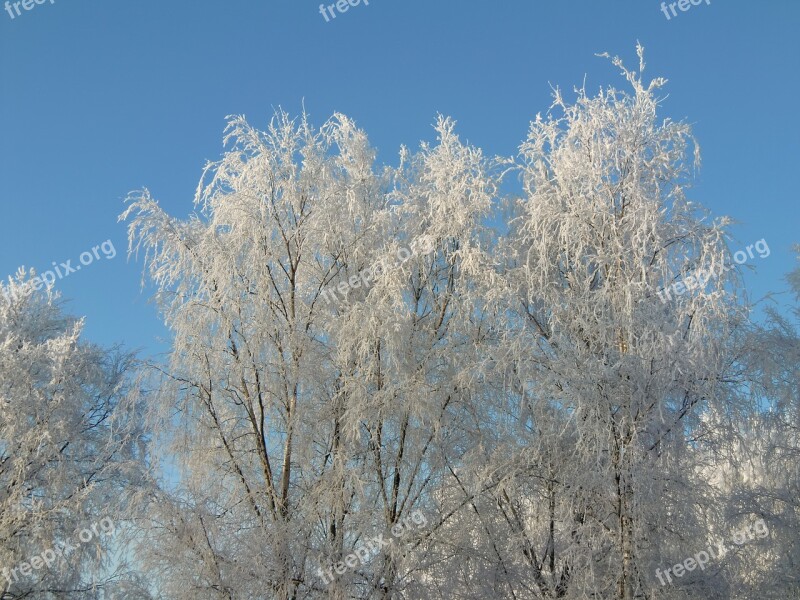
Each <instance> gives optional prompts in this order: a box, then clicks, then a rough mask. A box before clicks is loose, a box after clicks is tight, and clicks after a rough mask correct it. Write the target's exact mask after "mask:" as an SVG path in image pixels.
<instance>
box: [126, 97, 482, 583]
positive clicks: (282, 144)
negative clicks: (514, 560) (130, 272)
mask: <svg viewBox="0 0 800 600" xmlns="http://www.w3.org/2000/svg"><path fill="white" fill-rule="evenodd" d="M437 130H438V133H439V136H440V139H439V143H438V144H437V145H436V146H435V147H428V146H424V147H423V148H422V149H421V151H420V153H419V154H417V155H415V156H414V157H410V156H408V153H407V152H405V153H404V157H405V158H404V161H405V162H404V165H403V166H402V167H401V168H400V169H398V170H396V171H394V172H389V171H386V172H380V171H379V170H377V169H375V168H374V165H373V161H374V151H373V150H372V149H371V148H370V147H369V145H368V143H367V141H366V137H365V135H364V134H363V133H362V132H361V131H359V130H358V129H356V128H355V127H354V125H353V124H352V122H351V121H349V120H348V119H346V118H344V117H342V116H336V117H334V118H333V119H332V120H331V121H329V122H328V123H326V124H325V125H324V126H323V127H322V128H321V130H319V131H314V130H313V129H312V128H311V126H310V125H309V124H308V123H307V121H306V120H305V118H303V119H302V120H300V121H299V122H294V121H291V120H290V119H289V118H288V117H287V116H286V115H285V114H284V113H279V114H277V115H276V117H275V118H274V119H273V122H272V124H271V126H270V128H269V129H268V130H267V131H265V132H262V131H258V130H256V129H254V128H252V127H250V126H249V125H248V124H247V123H246V122H245V121H244V120H243V119H240V118H237V119H233V120H232V121H231V124H230V127H229V135H228V138H227V139H228V140H232V141H233V148H232V149H231V150H230V151H228V152H227V153H226V154H225V156H224V157H223V159H222V160H221V161H220V162H219V163H217V164H214V165H211V166H210V167H209V172H210V173H212V174H213V175H212V176H211V179H210V181H208V182H205V183H203V184H201V187H200V189H199V190H198V194H197V196H196V200H195V204H196V207H197V210H198V212H197V214H196V215H194V216H193V217H192V218H191V219H189V220H185V221H181V220H177V219H173V218H170V217H168V216H167V215H166V214H165V213H164V212H163V211H162V210H161V208H160V207H159V206H158V205H157V203H156V202H155V201H154V200H153V199H152V198H151V197H150V195H149V194H148V193H147V192H144V193H142V194H140V195H137V196H136V197H135V198H134V199H133V202H132V204H131V205H130V207H129V209H128V210H127V211H126V213H125V214H124V215H123V218H129V219H130V235H131V244H132V249H133V250H139V249H141V250H142V251H143V252H144V253H145V257H146V263H147V265H148V268H149V273H150V276H151V278H152V279H153V281H154V282H155V283H156V284H157V285H158V287H159V293H158V301H159V304H160V307H161V309H162V311H163V313H164V315H165V318H166V321H167V323H168V325H169V326H170V327H171V328H172V330H173V331H174V334H175V338H174V347H173V352H172V356H171V361H170V364H169V365H168V366H167V368H166V376H165V379H164V385H163V386H162V388H161V390H160V394H159V396H160V399H161V406H163V407H164V409H165V410H166V411H167V413H168V414H170V415H171V411H172V410H175V411H176V414H177V420H178V422H179V424H180V427H179V429H178V432H177V434H176V435H174V436H173V435H172V434H171V428H172V425H173V420H172V419H171V417H165V418H164V419H163V420H162V424H163V425H164V427H163V428H162V429H163V431H165V432H167V436H166V437H168V438H171V439H170V441H171V442H172V445H171V446H170V449H171V451H172V452H174V453H175V455H176V456H177V457H178V458H177V466H178V470H179V473H180V481H179V482H178V485H177V489H176V490H175V493H174V494H173V495H172V497H173V500H172V502H169V503H164V502H158V503H155V504H153V505H152V508H151V510H150V512H149V515H150V517H151V519H152V524H151V525H152V527H151V528H150V531H151V533H152V536H154V537H155V538H157V543H155V544H152V545H149V546H148V555H149V558H148V561H149V563H148V564H151V565H154V566H155V567H157V568H159V569H161V571H160V572H162V573H163V574H164V577H163V579H164V581H165V582H166V583H165V585H166V590H167V592H168V593H169V594H170V596H171V597H176V598H179V597H190V596H191V597H193V596H194V595H195V594H197V593H199V592H200V591H202V593H203V594H211V595H212V596H213V597H220V598H246V597H255V595H256V594H260V593H261V594H263V593H269V594H270V595H271V597H275V598H299V597H323V596H327V597H331V598H345V597H352V596H353V595H355V596H356V597H364V598H367V597H376V598H377V597H385V598H389V597H392V596H393V595H395V594H396V593H398V590H400V589H404V588H406V587H408V586H410V585H412V582H411V580H410V578H409V572H408V571H409V569H411V568H412V567H410V566H409V565H410V564H412V563H413V565H414V567H413V568H419V567H420V558H419V553H420V552H421V551H422V548H423V546H424V545H423V544H421V541H422V538H423V537H425V536H430V535H432V531H433V530H435V529H436V528H438V527H439V523H438V521H439V515H438V511H437V506H436V503H435V502H434V501H433V500H432V496H431V489H433V488H434V487H435V485H436V484H437V482H438V481H439V480H440V479H441V476H442V473H446V472H447V457H448V456H449V455H450V454H452V452H451V450H452V448H453V447H454V446H458V447H461V448H464V447H467V446H468V445H469V443H470V442H469V439H467V438H464V437H463V433H462V432H459V430H458V423H459V421H460V420H463V415H464V414H467V413H468V412H469V406H470V403H471V402H472V401H473V398H471V394H472V392H471V389H470V388H471V384H470V382H469V372H470V368H469V364H470V361H472V360H474V358H475V354H476V349H473V348H470V344H469V341H468V340H469V337H468V336H470V335H473V334H472V333H470V329H477V328H478V326H476V325H475V324H473V323H471V321H470V315H471V310H469V308H468V305H469V302H470V299H469V288H470V286H472V281H471V280H470V279H469V278H468V277H465V276H464V274H463V273H461V271H462V268H463V267H462V265H466V264H469V263H470V262H472V263H474V261H475V257H476V256H477V255H479V254H480V252H481V250H480V243H479V242H478V241H477V237H478V233H477V230H476V225H477V224H478V223H479V222H480V221H481V219H482V218H484V213H485V212H486V211H487V210H488V208H489V206H490V202H489V200H490V197H491V195H492V193H493V191H494V189H493V186H492V181H491V179H489V178H486V177H484V176H483V170H484V169H485V168H486V165H485V163H486V161H485V160H484V159H483V158H482V156H481V154H480V152H478V151H477V150H475V149H473V148H470V147H467V146H465V145H463V144H462V143H461V142H460V141H459V140H458V138H457V137H456V136H455V134H454V132H453V124H452V123H451V122H449V121H446V120H440V122H439V124H438V126H437ZM469 268H471V269H472V270H474V269H475V266H474V264H473V265H472V266H471V267H469ZM455 348H460V349H461V350H459V351H458V352H454V349H455ZM462 379H464V381H463V382H462V381H461V380H462ZM459 414H461V415H462V417H461V418H459V417H458V415H459ZM445 447H446V448H447V449H448V450H447V451H446V452H445V451H443V450H442V448H445ZM187 509H188V510H187ZM412 514H418V515H419V514H423V515H427V516H425V518H424V519H425V521H426V522H427V523H429V524H430V529H428V530H426V531H421V530H420V531H416V530H415V531H410V532H406V534H405V535H403V536H402V539H398V540H396V541H394V542H393V543H392V544H391V545H390V546H388V547H384V548H382V549H381V552H379V553H378V555H377V556H373V557H371V558H370V559H369V560H368V561H365V562H362V563H360V564H359V565H357V566H355V567H354V566H348V567H347V569H346V571H345V572H335V573H332V572H331V567H332V566H334V565H336V564H337V563H341V562H342V561H345V559H346V557H347V556H348V555H350V554H352V553H353V552H354V551H355V550H357V549H359V548H361V547H362V546H363V545H364V544H365V541H366V540H367V539H368V538H370V537H372V536H375V535H378V534H381V533H385V532H391V531H392V529H393V528H394V527H397V526H399V525H400V524H402V523H404V522H405V523H408V518H409V517H410V516H411V515H412ZM414 553H416V554H415V556H416V558H415V560H413V561H411V560H410V559H409V558H408V557H409V555H410V554H414ZM175 557H179V560H177V561H176V560H174V559H175ZM264 590H267V592H265V591H264Z"/></svg>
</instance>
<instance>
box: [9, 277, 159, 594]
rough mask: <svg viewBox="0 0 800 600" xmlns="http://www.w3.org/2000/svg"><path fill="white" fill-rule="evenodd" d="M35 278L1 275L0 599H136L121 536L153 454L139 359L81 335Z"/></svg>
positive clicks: (79, 322)
mask: <svg viewBox="0 0 800 600" xmlns="http://www.w3.org/2000/svg"><path fill="white" fill-rule="evenodd" d="M35 283H36V281H35V280H32V279H31V277H30V276H28V275H26V274H25V273H24V272H22V271H20V272H19V273H18V274H17V276H16V278H14V279H10V280H9V283H8V285H4V284H2V283H0V568H2V569H3V570H2V572H0V598H3V599H4V600H11V599H14V598H41V599H56V598H59V599H60V598H108V597H128V598H133V597H135V596H119V595H117V596H114V593H116V592H117V591H118V590H119V589H121V588H120V586H126V585H129V584H130V582H131V581H132V579H131V578H130V577H128V572H127V570H126V568H125V564H124V561H117V560H114V559H113V557H114V553H115V546H114V543H113V542H114V537H113V536H112V535H110V533H112V531H113V530H118V529H119V528H121V527H123V525H124V524H123V521H122V520H121V519H120V515H121V514H122V513H121V512H120V508H121V507H122V503H121V502H120V500H121V499H122V498H124V493H123V492H124V491H126V490H129V489H131V487H132V486H136V485H137V484H138V483H139V474H140V472H141V469H140V465H141V462H140V460H141V459H142V458H143V456H142V449H143V447H144V446H143V442H144V440H145V437H144V436H143V432H142V431H141V429H140V428H139V427H138V426H137V422H138V421H137V419H136V418H135V414H133V413H131V412H130V411H129V410H127V409H126V407H125V406H124V405H125V402H124V397H125V387H126V377H127V375H128V374H129V372H130V369H131V366H132V360H133V359H132V356H131V355H129V354H125V353H123V352H121V351H119V350H118V349H112V350H105V349H103V348H99V347H96V346H93V345H91V344H89V343H86V342H84V341H82V340H81V339H80V335H81V329H82V327H83V321H82V320H78V319H74V318H72V317H69V316H67V315H65V314H64V312H63V311H62V308H61V306H60V303H59V301H58V299H57V297H56V296H55V295H54V294H52V293H50V292H46V291H36V286H35V285H34V284H35ZM39 287H41V286H39ZM100 525H102V527H101V526H100ZM92 526H94V528H95V529H94V530H92ZM85 529H88V531H89V532H90V533H92V535H91V536H90V537H91V539H90V540H84V541H86V542H88V543H80V539H79V537H80V532H82V531H83V530H85ZM84 537H89V536H88V534H84Z"/></svg>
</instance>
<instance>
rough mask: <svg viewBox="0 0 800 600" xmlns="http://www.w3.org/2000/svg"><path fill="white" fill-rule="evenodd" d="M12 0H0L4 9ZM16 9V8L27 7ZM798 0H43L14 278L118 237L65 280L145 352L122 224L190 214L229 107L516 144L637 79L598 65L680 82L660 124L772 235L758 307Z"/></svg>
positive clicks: (704, 181) (17, 138)
mask: <svg viewBox="0 0 800 600" xmlns="http://www.w3.org/2000/svg"><path fill="white" fill-rule="evenodd" d="M4 1H5V0H0V3H2V2H4ZM12 11H13V8H12ZM799 26H800V2H798V1H797V0H768V1H765V0H761V1H760V2H756V1H755V0H712V2H711V4H706V3H705V2H703V3H702V4H700V5H699V6H692V7H691V8H690V10H688V11H687V12H678V16H677V17H673V18H671V19H670V20H667V19H666V17H665V16H664V14H663V13H662V12H661V9H660V2H659V1H656V0H613V1H612V0H608V1H605V2H599V1H598V0H559V1H558V2H541V1H532V0H495V1H494V2H481V1H478V0H458V1H457V2H456V1H451V0H404V1H402V2H400V1H398V0H370V3H369V5H368V6H365V5H363V3H362V4H361V5H359V6H357V7H354V8H350V9H349V11H348V12H346V13H344V14H339V15H338V16H337V18H336V19H335V20H331V21H330V22H326V21H325V19H324V18H323V17H322V16H321V14H320V12H319V2H312V1H307V0H285V1H275V0H228V1H227V2H211V1H209V0H170V1H169V2H166V1H164V0H161V1H155V0H137V1H135V2H134V1H122V0H80V1H78V0H55V1H54V2H53V3H51V2H50V1H49V0H47V1H46V2H45V3H44V4H41V5H35V4H34V5H33V8H32V10H30V11H25V10H21V14H20V15H19V16H15V18H14V19H11V17H10V16H9V14H8V13H7V12H6V11H5V10H3V11H2V12H0V175H1V176H0V203H1V204H0V223H2V235H0V276H2V277H3V278H5V277H7V276H8V275H9V274H11V273H13V272H14V271H15V270H16V269H17V268H18V267H19V266H20V265H25V266H27V267H34V268H36V269H37V271H42V270H45V269H47V268H50V266H51V264H52V262H53V261H55V262H57V263H60V262H63V261H66V260H67V259H72V264H73V265H75V264H76V263H77V262H78V257H79V255H80V254H81V253H82V252H84V251H91V249H92V247H94V246H96V245H99V244H101V243H102V242H103V241H105V240H107V239H111V240H112V241H113V243H114V246H115V248H116V249H117V253H118V254H117V256H116V258H114V259H111V260H107V259H105V258H104V255H103V254H102V253H101V254H100V257H101V258H100V259H97V260H95V261H94V264H92V265H91V266H90V267H88V266H87V267H84V269H83V270H82V271H80V272H76V273H74V274H72V275H70V276H69V277H67V278H65V279H62V280H61V281H59V282H58V283H57V288H58V289H59V290H60V291H61V292H62V294H63V295H64V296H65V297H66V298H68V299H69V300H70V302H69V309H70V311H71V312H73V313H75V314H79V315H86V316H87V329H86V333H87V337H88V338H89V339H91V340H93V341H97V342H101V343H104V344H110V343H114V342H124V343H125V344H126V345H127V346H129V347H141V348H143V349H145V350H146V351H147V352H154V351H156V350H158V349H159V348H162V346H161V345H160V344H158V343H157V342H156V341H155V340H156V338H157V337H158V336H164V335H165V332H164V329H163V327H162V326H161V324H160V322H159V320H158V317H157V315H156V313H155V310H154V307H153V306H152V305H151V304H149V303H148V301H147V295H142V293H141V291H140V279H141V270H142V267H141V263H136V262H135V261H130V262H129V261H128V260H127V258H126V247H127V244H126V235H125V228H124V225H123V224H119V223H117V215H118V214H119V213H120V212H121V211H122V210H123V207H124V205H123V203H122V200H123V198H124V197H125V196H126V195H127V193H128V192H129V191H131V190H134V189H139V188H141V187H144V186H146V187H148V188H149V189H150V190H151V191H152V192H153V194H154V195H155V196H156V197H157V198H159V200H160V201H161V203H162V205H163V206H164V207H165V208H166V209H167V210H168V211H169V212H170V213H172V214H174V215H179V216H182V217H183V216H185V215H186V214H187V213H188V212H189V211H190V210H191V208H192V206H191V201H192V197H193V193H194V190H195V187H196V185H197V181H198V179H199V177H200V174H201V169H202V167H203V165H204V164H205V162H206V161H207V160H215V159H217V158H218V157H219V156H220V154H221V152H222V150H223V148H222V144H221V139H222V131H223V128H224V126H225V116H226V115H229V114H245V115H246V116H247V117H248V119H249V120H250V121H251V122H252V123H253V124H255V125H257V126H262V125H265V124H266V123H267V121H268V119H269V117H270V116H271V114H272V112H273V109H274V108H276V107H278V106H282V107H283V108H285V109H286V110H288V111H289V112H291V113H297V112H299V111H301V109H302V105H303V102H304V103H305V107H306V110H307V111H308V112H309V114H310V115H311V118H312V121H313V122H315V123H316V124H318V125H319V124H321V123H322V122H323V121H324V120H325V119H326V118H327V117H328V116H330V115H331V113H333V112H334V111H340V112H343V113H345V114H347V115H349V116H350V117H352V118H354V119H355V120H356V121H357V123H358V124H359V125H360V126H361V127H362V128H364V129H365V130H366V131H367V133H368V135H369V136H370V139H371V141H372V143H373V145H375V146H376V147H377V148H378V149H379V152H380V154H379V159H380V161H382V162H387V163H392V164H394V163H396V156H397V150H398V148H399V146H400V145H401V144H406V145H408V146H411V147H416V146H417V145H418V143H419V141H420V140H421V139H428V140H429V139H431V138H432V137H433V131H432V128H431V125H432V123H433V122H434V120H435V117H436V115H437V113H442V114H445V115H449V116H452V117H453V118H455V119H456V120H457V121H458V123H459V127H458V129H459V132H460V134H461V136H462V138H465V139H467V140H469V141H470V142H471V143H474V144H476V145H478V146H480V147H482V148H483V149H484V151H485V152H486V153H488V154H511V153H514V152H515V150H516V148H517V146H518V144H519V143H520V142H521V141H522V140H523V138H524V136H525V135H526V133H527V127H528V122H529V121H530V120H531V119H532V118H534V116H535V115H536V113H537V112H540V111H541V112H545V111H546V109H547V107H548V106H549V104H550V93H551V92H550V84H553V85H558V86H561V87H562V88H565V89H567V90H570V89H572V87H573V86H574V85H576V84H580V83H581V82H582V81H583V80H584V77H586V82H587V88H588V89H589V90H593V89H597V87H598V86H600V85H607V84H615V85H619V86H622V81H621V79H620V78H619V77H618V74H617V69H616V68H614V67H613V66H611V65H610V64H609V63H608V61H606V60H605V59H601V58H597V57H596V56H595V54H596V53H599V52H604V51H608V52H609V53H611V54H619V55H621V56H623V57H624V58H625V59H626V61H627V62H628V64H629V65H630V66H634V65H635V50H634V47H635V43H636V41H637V40H640V41H641V42H642V44H643V45H644V46H645V48H646V58H647V62H648V71H649V73H650V75H651V76H664V77H667V78H668V79H669V80H670V83H669V84H668V86H667V90H666V91H667V93H668V94H669V97H668V98H667V100H666V101H665V103H664V105H663V112H662V116H669V117H672V118H675V119H686V120H687V121H689V122H691V123H692V124H693V126H694V130H695V134H696V136H697V137H698V139H699V141H700V144H701V147H702V150H703V156H704V166H703V168H702V170H701V171H700V173H699V176H698V179H697V182H696V187H695V188H694V190H693V195H692V197H693V199H695V200H697V201H699V202H701V203H703V204H705V205H706V206H708V207H709V208H710V209H711V210H712V211H713V212H714V213H715V214H717V215H722V214H727V215H730V216H732V217H733V218H735V219H736V220H737V221H739V225H737V226H736V227H735V228H734V233H735V234H736V236H737V237H738V238H739V239H740V240H741V242H742V244H743V245H744V244H748V243H752V242H755V241H756V240H759V239H761V238H766V239H767V241H768V243H769V246H770V249H771V252H772V254H771V256H770V257H769V258H767V259H764V260H759V259H756V260H755V261H751V262H753V263H754V264H755V265H756V266H757V267H758V273H757V274H753V275H748V280H749V283H750V285H751V289H752V290H753V291H754V293H755V295H761V294H764V293H765V292H766V291H768V290H779V289H785V284H784V283H783V281H782V277H783V275H784V274H785V273H786V272H787V271H788V270H790V269H791V268H792V267H793V265H794V257H793V255H792V253H791V245H792V244H793V243H797V242H800V234H799V233H798V227H797V225H798V221H799V219H798V216H800V210H799V209H798V193H797V191H796V184H795V177H794V175H795V173H796V169H797V160H798V156H800V153H798V150H800V113H799V112H798V108H797V99H798V97H799V96H800V84H799V83H798V82H799V79H798V77H799V76H798V73H800V40H798V36H797V31H798V28H799Z"/></svg>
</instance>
